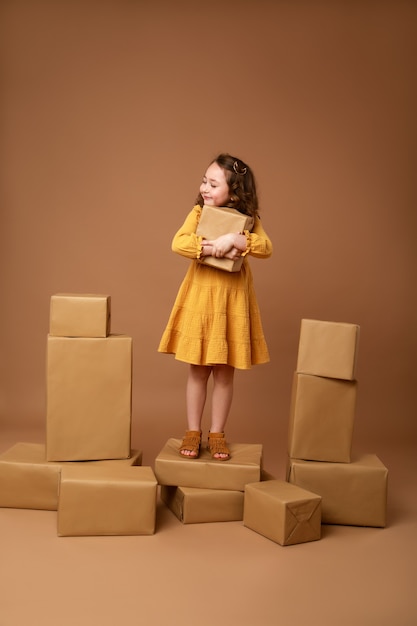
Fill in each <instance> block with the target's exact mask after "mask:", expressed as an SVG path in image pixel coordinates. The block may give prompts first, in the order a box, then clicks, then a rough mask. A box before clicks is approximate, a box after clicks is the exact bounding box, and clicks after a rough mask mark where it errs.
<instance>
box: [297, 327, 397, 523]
mask: <svg viewBox="0 0 417 626" xmlns="http://www.w3.org/2000/svg"><path fill="white" fill-rule="evenodd" d="M358 340H359V326H357V325H355V324H344V323H338V322H323V321H318V320H309V319H303V320H302V321H301V331H300V341H299V349H298V359H297V369H296V372H295V375H294V381H293V390H292V401H291V410H290V423H289V438H288V453H289V463H288V475H287V479H288V481H289V482H290V483H292V484H295V485H298V486H300V487H302V488H304V489H308V490H310V491H312V492H314V493H317V494H319V495H320V496H321V498H322V522H323V523H327V524H345V525H356V526H375V527H383V526H385V524H386V499H387V482H388V470H387V468H386V467H385V466H384V465H383V463H382V462H381V461H380V459H379V458H378V457H377V456H376V455H375V454H360V455H357V454H355V455H352V453H351V449H352V433H353V425H354V419H355V407H356V395H357V381H356V379H355V372H356V361H357V350H358Z"/></svg>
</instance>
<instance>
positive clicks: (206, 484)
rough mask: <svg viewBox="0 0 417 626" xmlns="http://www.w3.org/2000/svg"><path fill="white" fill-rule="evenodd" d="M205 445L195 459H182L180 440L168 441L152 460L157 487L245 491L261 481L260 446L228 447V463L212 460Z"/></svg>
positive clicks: (231, 445) (236, 445) (236, 444)
mask: <svg viewBox="0 0 417 626" xmlns="http://www.w3.org/2000/svg"><path fill="white" fill-rule="evenodd" d="M206 445H207V444H206V443H203V444H202V446H201V452H200V456H199V458H198V459H188V458H185V457H182V456H181V455H180V453H179V452H178V450H179V448H180V446H181V439H169V440H168V441H167V443H166V444H165V446H164V448H163V449H162V450H161V452H160V453H159V454H158V456H157V457H156V459H155V475H156V477H157V479H158V482H159V484H160V485H171V486H174V487H178V486H179V487H198V488H200V489H226V490H229V491H244V489H245V485H246V484H247V483H251V482H257V481H258V480H260V473H261V461H262V445H261V444H257V443H255V444H250V443H234V444H233V443H232V444H231V443H229V442H228V446H229V448H230V452H231V458H230V460H228V461H217V460H216V459H212V457H211V455H210V453H209V452H208V450H206Z"/></svg>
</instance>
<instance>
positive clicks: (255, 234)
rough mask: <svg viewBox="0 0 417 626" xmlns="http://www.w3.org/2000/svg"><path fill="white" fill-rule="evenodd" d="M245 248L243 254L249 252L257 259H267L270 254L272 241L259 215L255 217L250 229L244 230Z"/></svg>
mask: <svg viewBox="0 0 417 626" xmlns="http://www.w3.org/2000/svg"><path fill="white" fill-rule="evenodd" d="M245 234H246V239H247V249H246V253H245V254H251V255H252V256H254V257H257V258H259V259H267V258H268V257H270V256H271V254H272V241H271V240H270V238H269V237H268V235H267V234H266V232H265V230H264V227H263V226H262V224H261V220H260V219H259V217H256V218H255V225H254V227H253V229H252V231H251V232H250V233H249V232H245Z"/></svg>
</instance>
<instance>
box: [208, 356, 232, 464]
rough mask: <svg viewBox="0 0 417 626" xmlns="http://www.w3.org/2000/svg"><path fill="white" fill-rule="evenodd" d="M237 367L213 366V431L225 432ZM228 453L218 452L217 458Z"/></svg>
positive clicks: (211, 430)
mask: <svg viewBox="0 0 417 626" xmlns="http://www.w3.org/2000/svg"><path fill="white" fill-rule="evenodd" d="M234 373H235V369H234V367H231V366H230V365H214V366H213V398H212V418H211V428H210V432H212V433H222V432H224V427H225V426H226V421H227V418H228V416H229V411H230V407H231V405H232V400H233V379H234ZM227 456H228V455H227V454H220V453H219V454H216V455H215V457H216V458H223V457H227Z"/></svg>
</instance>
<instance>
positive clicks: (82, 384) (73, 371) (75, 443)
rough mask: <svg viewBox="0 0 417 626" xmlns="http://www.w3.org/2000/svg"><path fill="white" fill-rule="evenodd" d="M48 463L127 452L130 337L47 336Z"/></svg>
mask: <svg viewBox="0 0 417 626" xmlns="http://www.w3.org/2000/svg"><path fill="white" fill-rule="evenodd" d="M46 386H47V413H46V453H47V459H48V461H83V460H100V459H122V458H127V457H128V456H129V454H130V428H131V396H132V338H131V337H127V336H126V335H110V336H109V337H106V338H94V339H92V338H68V337H52V336H49V337H48V344H47V380H46Z"/></svg>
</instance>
